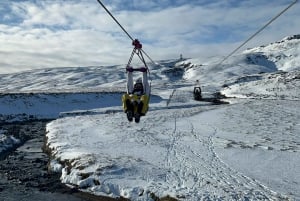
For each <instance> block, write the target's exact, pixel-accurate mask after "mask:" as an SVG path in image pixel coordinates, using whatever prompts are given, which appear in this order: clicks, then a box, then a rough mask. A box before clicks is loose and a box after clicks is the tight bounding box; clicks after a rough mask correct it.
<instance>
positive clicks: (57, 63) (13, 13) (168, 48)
mask: <svg viewBox="0 0 300 201" xmlns="http://www.w3.org/2000/svg"><path fill="white" fill-rule="evenodd" d="M102 2H103V3H104V4H105V5H106V6H107V8H108V9H109V10H110V11H111V12H112V13H113V14H114V16H115V17H116V18H117V19H118V20H119V21H120V23H121V24H122V25H123V26H124V27H125V29H126V30H127V31H128V32H129V33H130V34H131V35H132V37H133V38H138V39H139V40H140V41H141V42H142V43H143V47H144V50H145V51H146V52H147V53H148V54H149V55H150V56H151V57H152V58H153V59H154V60H160V59H169V58H178V57H179V55H180V54H183V56H184V57H192V58H199V57H200V58H207V57H211V56H226V55H227V54H229V53H230V52H231V51H232V50H233V49H235V48H236V47H237V46H239V45H240V44H241V43H242V42H243V41H245V40H246V39H247V38H248V37H249V36H251V35H252V34H253V33H254V32H256V31H257V30H258V29H259V28H261V27H262V26H263V25H264V24H266V23H267V22H268V21H269V20H270V19H271V18H273V17H274V16H275V15H277V14H278V13H279V12H280V11H281V10H283V9H284V8H285V7H287V6H288V5H289V4H290V3H291V2H292V1H287V0H277V1H269V0H244V1H243V0H231V1H230V0H226V1H213V0H210V1H208V0H189V1H187V0H102ZM299 9H300V6H299V2H298V3H297V4H296V5H294V6H293V7H292V8H291V9H290V10H288V11H287V12H286V13H285V14H283V15H282V16H281V17H280V18H278V19H277V20H276V21H275V22H274V23H272V24H271V25H270V26H269V27H268V28H267V29H266V30H264V31H263V32H262V33H260V34H259V35H258V36H257V37H256V38H254V39H253V40H252V41H250V42H249V44H247V46H245V47H244V48H243V49H246V48H247V47H255V46H258V45H263V44H267V43H270V42H274V41H277V40H281V39H282V38H284V37H285V36H288V35H293V34H299V33H300V26H299V20H298V19H299V17H300V16H299V15H300V13H299V12H298V11H299ZM0 44H1V46H0V73H10V72H17V71H22V70H29V69H34V68H45V67H64V66H74V67H76V66H93V65H110V64H126V63H127V60H128V57H129V55H130V52H131V50H132V47H131V41H130V40H129V38H128V37H127V36H126V35H125V34H124V33H123V32H122V30H121V29H120V28H119V27H118V26H117V25H116V24H115V23H114V21H113V20H112V19H111V18H110V17H109V16H108V15H107V14H106V12H105V11H104V10H103V9H102V7H101V6H100V4H98V2H97V0H1V1H0ZM243 49H242V50H243Z"/></svg>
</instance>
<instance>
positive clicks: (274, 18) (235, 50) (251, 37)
mask: <svg viewBox="0 0 300 201" xmlns="http://www.w3.org/2000/svg"><path fill="white" fill-rule="evenodd" d="M297 1H298V0H295V1H294V2H292V3H291V4H290V5H289V6H288V7H286V8H285V9H284V10H282V11H281V12H280V13H279V14H277V15H276V16H275V17H273V18H272V19H271V20H270V21H269V22H268V23H267V24H265V25H264V26H263V27H262V28H260V29H259V30H258V31H257V32H255V33H254V34H253V35H252V36H250V38H248V39H247V40H246V41H245V42H244V43H242V44H241V45H240V46H238V47H237V48H236V49H234V50H233V51H232V52H231V53H230V54H229V55H227V56H226V57H225V58H224V59H223V60H222V61H221V62H220V63H218V65H220V64H222V63H223V62H224V61H225V60H227V59H228V58H229V57H231V56H232V55H233V54H234V53H236V52H237V51H238V50H239V49H240V48H241V47H243V46H244V45H245V44H246V43H248V42H249V41H250V40H251V39H253V38H254V37H255V36H256V35H257V34H259V33H260V32H261V31H262V30H264V29H265V28H266V27H267V26H269V25H270V24H271V23H272V22H274V21H275V20H276V19H277V18H278V17H279V16H281V15H282V14H283V13H284V12H286V11H287V10H288V9H289V8H291V7H292V6H293V5H294V4H296V3H297Z"/></svg>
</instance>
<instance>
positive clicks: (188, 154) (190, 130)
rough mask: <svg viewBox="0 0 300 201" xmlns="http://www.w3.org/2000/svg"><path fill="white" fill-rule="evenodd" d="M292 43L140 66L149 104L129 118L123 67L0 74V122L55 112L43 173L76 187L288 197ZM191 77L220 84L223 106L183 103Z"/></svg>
mask: <svg viewBox="0 0 300 201" xmlns="http://www.w3.org/2000/svg"><path fill="white" fill-rule="evenodd" d="M299 41H300V40H299V39H298V37H287V38H285V39H283V40H282V41H280V42H276V43H273V44H269V45H266V46H261V47H258V48H253V49H251V50H247V51H245V52H243V53H241V54H239V55H235V56H233V57H231V58H230V59H229V60H227V61H226V62H224V63H222V64H219V61H220V59H221V58H209V59H203V58H194V59H186V60H182V61H178V60H165V61H161V62H160V64H161V65H160V66H150V69H151V78H152V97H151V100H150V110H149V112H148V113H147V115H146V116H144V117H142V118H141V122H140V123H139V124H137V123H130V122H128V121H127V119H126V115H125V114H124V113H123V112H122V108H121V95H122V92H123V91H125V88H124V86H125V82H126V75H125V72H124V66H121V65H120V66H109V67H82V68H57V69H46V70H45V69H41V70H35V71H28V72H24V73H22V74H8V75H3V76H2V77H1V78H0V83H1V84H0V90H1V92H2V95H1V97H0V102H1V106H0V111H1V114H2V116H1V118H2V119H1V120H2V121H8V122H11V121H14V120H24V119H27V118H29V116H30V115H31V116H33V117H31V118H38V119H39V118H47V119H55V120H53V121H51V122H50V123H48V124H47V134H46V137H47V146H48V147H49V148H50V149H51V152H52V153H51V154H52V158H53V160H52V161H51V163H50V167H51V170H52V171H55V172H59V173H61V181H62V182H63V183H66V184H68V185H72V186H76V187H78V188H79V189H80V190H82V191H85V192H88V193H92V194H96V195H104V196H109V197H120V196H122V197H125V198H129V199H131V200H147V201H148V200H149V201H151V200H155V199H156V198H162V197H166V196H171V197H174V198H177V199H179V200H300V193H299V192H300V155H299V151H300V138H299V133H300V123H299V119H300V113H299V108H300V102H299V97H300V93H299V90H300V87H299V69H300V61H299V58H298V55H299ZM278 55H286V57H285V56H280V57H279V56H278ZM29 75H30V79H29V78H28V77H29ZM196 80H199V81H200V84H201V87H202V90H203V96H204V97H208V96H212V94H213V93H215V92H218V91H220V92H221V93H222V94H224V95H226V96H227V97H230V98H229V99H226V101H228V102H230V103H231V104H224V105H215V104H212V103H211V102H204V101H200V102H199V101H194V100H193V98H192V97H193V96H192V90H193V86H194V84H195V81H196ZM173 92H174V94H173ZM171 94H173V96H172V97H171V99H170V96H171ZM234 97H236V98H234ZM237 98H238V99H237ZM167 103H168V104H167ZM22 114H25V115H22ZM29 119H30V118H29ZM0 133H1V132H0ZM2 135H3V134H2ZM0 136H1V134H0Z"/></svg>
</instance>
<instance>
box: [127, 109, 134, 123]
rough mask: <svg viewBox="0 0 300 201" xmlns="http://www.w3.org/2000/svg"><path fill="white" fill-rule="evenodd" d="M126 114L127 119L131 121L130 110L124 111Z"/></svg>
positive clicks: (131, 114) (131, 113)
mask: <svg viewBox="0 0 300 201" xmlns="http://www.w3.org/2000/svg"><path fill="white" fill-rule="evenodd" d="M126 114H127V119H128V121H132V120H133V112H132V111H131V110H128V111H127V112H126Z"/></svg>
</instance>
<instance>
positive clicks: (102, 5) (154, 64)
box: [97, 0, 157, 65]
mask: <svg viewBox="0 0 300 201" xmlns="http://www.w3.org/2000/svg"><path fill="white" fill-rule="evenodd" d="M97 1H98V3H99V4H100V5H101V6H102V7H103V8H104V10H105V11H106V12H107V13H108V14H109V15H110V16H111V18H112V19H113V20H114V21H115V22H116V23H117V24H118V25H119V27H120V28H121V29H122V30H123V31H124V33H125V34H126V35H127V36H128V37H129V38H130V39H131V41H132V42H133V41H134V39H133V37H132V36H131V35H130V34H129V33H128V32H127V31H126V29H125V28H124V27H123V26H122V25H121V24H120V23H119V21H118V20H117V19H116V18H115V17H114V16H113V14H112V13H111V12H110V11H109V10H108V9H107V8H106V7H105V5H104V4H103V3H102V2H101V1H100V0H97ZM141 51H142V52H143V53H144V54H145V55H146V56H147V58H148V59H149V60H150V61H151V62H152V63H153V64H154V65H157V63H155V62H154V61H153V59H151V57H150V56H149V55H148V54H147V53H146V52H145V51H144V50H143V49H141Z"/></svg>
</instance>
